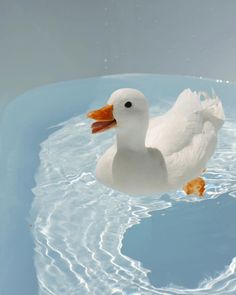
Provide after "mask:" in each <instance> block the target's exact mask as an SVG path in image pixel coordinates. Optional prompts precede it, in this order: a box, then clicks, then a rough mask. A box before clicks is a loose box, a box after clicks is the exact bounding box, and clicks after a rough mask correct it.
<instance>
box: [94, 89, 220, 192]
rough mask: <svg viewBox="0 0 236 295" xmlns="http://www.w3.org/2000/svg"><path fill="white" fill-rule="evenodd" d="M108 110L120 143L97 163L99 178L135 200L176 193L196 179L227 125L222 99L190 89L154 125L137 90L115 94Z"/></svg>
mask: <svg viewBox="0 0 236 295" xmlns="http://www.w3.org/2000/svg"><path fill="white" fill-rule="evenodd" d="M202 98H203V99H202ZM127 102H129V103H130V104H131V106H130V107H128V108H127V107H124V106H125V105H126V104H127ZM108 105H110V106H112V114H113V116H114V118H115V120H116V142H115V143H114V145H112V146H111V147H110V148H109V149H108V150H107V151H106V152H105V153H104V154H103V156H102V157H101V158H100V159H99V161H98V163H97V166H96V177H97V179H98V180H99V181H100V182H102V183H103V184H105V185H107V186H109V187H111V188H113V189H116V190H119V191H122V192H125V193H128V194H132V195H143V194H152V193H158V192H159V193H160V192H165V191H170V190H176V189H179V188H181V187H182V186H183V185H184V184H185V183H186V182H187V181H189V180H191V179H193V178H195V177H198V176H199V175H200V174H201V173H202V172H203V170H204V169H205V168H206V165H207V162H208V160H209V159H210V157H211V156H212V155H213V153H214V150H215V148H216V144H217V134H218V131H219V129H220V127H221V126H222V124H223V122H224V111H223V107H222V104H221V102H220V100H219V98H218V97H213V98H210V97H209V96H208V95H207V94H205V93H197V92H192V91H191V90H190V89H186V90H184V91H183V92H182V93H181V94H180V95H179V97H178V98H177V100H176V102H175V104H174V105H173V106H172V108H171V109H170V110H169V111H168V112H167V113H165V114H164V115H162V116H159V117H155V118H152V119H151V120H149V114H148V104H147V101H146V99H145V97H144V95H143V94H142V93H141V92H139V91H137V90H135V89H119V90H117V91H116V92H114V93H113V94H112V96H111V97H110V99H109V100H108ZM127 105H128V104H127Z"/></svg>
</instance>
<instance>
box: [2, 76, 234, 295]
mask: <svg viewBox="0 0 236 295" xmlns="http://www.w3.org/2000/svg"><path fill="white" fill-rule="evenodd" d="M121 87H134V88H138V89H140V90H141V91H143V92H144V93H145V95H146V96H147V97H148V99H149V102H150V105H151V112H152V114H153V115H156V114H159V113H162V112H164V111H166V110H167V109H168V107H169V106H170V104H171V103H172V102H173V101H174V99H175V97H176V96H177V95H178V93H179V92H180V91H181V90H183V89H184V88H187V87H191V88H192V89H193V90H206V91H208V92H210V91H211V88H212V87H213V88H214V89H215V91H216V93H217V94H218V95H219V96H220V97H221V98H222V100H223V103H224V107H225V111H226V116H227V122H226V124H225V126H224V129H223V130H222V131H221V135H220V142H219V146H218V150H217V152H216V154H215V156H214V158H213V159H212V160H211V162H210V163H209V166H208V170H207V173H206V175H205V176H206V178H207V183H208V187H207V195H206V198H205V199H201V200H200V199H199V198H194V197H188V198H186V197H185V196H183V194H182V193H181V192H177V193H176V194H170V195H165V196H164V197H163V198H162V199H161V200H160V197H161V196H160V195H156V196H155V197H152V198H150V197H148V196H144V197H140V198H134V197H130V196H127V195H124V194H121V193H118V192H115V191H113V190H111V189H108V188H106V187H105V186H103V185H101V184H100V183H98V182H97V181H96V179H95V178H94V168H95V165H96V161H97V159H98V157H99V156H100V155H101V154H102V152H103V151H104V150H105V149H106V148H107V147H108V146H109V145H110V144H111V143H112V141H113V140H114V131H110V132H106V133H104V134H100V135H97V136H92V135H91V133H90V129H89V125H90V122H88V121H87V119H86V117H85V113H86V112H87V110H89V109H92V108H94V107H97V106H102V105H103V104H104V103H105V102H106V98H108V96H109V95H110V93H111V92H112V91H114V90H115V89H117V88H121ZM234 93H236V86H235V85H233V84H230V83H223V82H220V81H218V82H216V81H210V80H203V79H195V78H187V77H174V76H158V75H123V76H112V77H103V78H95V79H88V80H81V81H71V82H64V83H59V84H54V85H49V86H45V87H42V88H39V89H35V90H33V91H30V92H28V93H26V94H24V95H23V96H21V97H19V98H17V99H16V100H15V101H14V102H13V103H12V104H11V105H9V107H8V109H7V110H6V111H5V116H4V118H3V120H2V125H1V129H0V132H1V133H0V134H1V138H3V139H4V140H3V141H2V149H1V154H0V156H1V159H2V161H3V163H5V167H6V169H7V173H3V172H4V171H3V170H2V171H1V175H2V181H4V182H3V183H6V184H7V185H6V186H5V187H3V190H2V199H4V202H3V206H2V207H1V210H2V212H5V213H4V214H2V215H1V217H0V218H1V224H6V225H7V230H6V228H5V229H3V231H1V235H2V237H3V239H2V240H1V245H0V246H1V249H3V250H4V251H3V253H7V254H5V255H2V257H1V265H3V268H2V269H1V271H2V270H3V269H4V267H5V266H6V267H7V269H8V270H9V272H4V275H2V273H1V276H0V278H1V279H0V287H1V290H3V294H37V293H39V294H56V295H59V294H70V295H72V294H109V295H110V294H235V290H236V282H235V281H236V275H235V265H236V260H235V259H234V257H235V256H236V255H235V252H236V251H235V252H234V248H235V218H234V215H233V212H234V211H235V203H236V200H235V197H236V193H235V192H236V176H235V174H236V172H235V171H236V169H235V168H236V163H235V162H236V160H235V159H236V157H235V155H236V131H235V130H236V128H235V127H236V123H235V121H234V119H235V115H234V114H235V108H236V104H235V103H234V100H233V99H234ZM49 127H50V128H49ZM1 169H2V168H1ZM34 175H35V178H33V176H34ZM31 189H32V192H31ZM32 201H33V203H32ZM30 207H31V210H30V212H29V209H30ZM27 216H28V217H27ZM11 228H12V229H14V231H13V230H9V229H11ZM32 242H33V243H34V247H35V248H34V252H33V243H32ZM10 245H11V247H9V246H10ZM24 253H25V254H24ZM5 269H6V268H5ZM11 270H14V272H13V275H12V273H11ZM22 270H24V271H22ZM10 274H11V275H10ZM29 275H30V276H29Z"/></svg>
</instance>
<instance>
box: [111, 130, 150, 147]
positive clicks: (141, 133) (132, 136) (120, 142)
mask: <svg viewBox="0 0 236 295" xmlns="http://www.w3.org/2000/svg"><path fill="white" fill-rule="evenodd" d="M145 138H146V130H137V131H136V132H135V133H134V132H130V131H129V130H122V129H119V128H117V132H116V144H117V150H118V151H119V150H130V151H145V150H146V146H145Z"/></svg>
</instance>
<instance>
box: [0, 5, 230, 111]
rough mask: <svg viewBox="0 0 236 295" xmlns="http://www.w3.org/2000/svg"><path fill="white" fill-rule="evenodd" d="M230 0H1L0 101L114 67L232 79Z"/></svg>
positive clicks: (125, 70)
mask: <svg viewBox="0 0 236 295" xmlns="http://www.w3.org/2000/svg"><path fill="white" fill-rule="evenodd" d="M235 11H236V1H235V0H227V1H225V0H204V1H201V0H176V1H175V0H68V1H65V0H50V1H49V0H39V1H36V0H0V42H1V46H0V106H1V105H3V104H4V103H5V102H7V101H8V100H9V99H11V98H13V97H14V96H16V95H18V94H20V93H22V92H24V91H25V90H28V89H30V88H32V87H35V86H40V85H44V84H47V83H51V82H56V81H64V80H71V79H78V78H81V77H91V76H100V75H107V74H111V73H113V74H116V73H137V72H138V73H141V72H147V73H160V74H181V75H182V74H183V75H193V76H203V77H208V78H217V79H224V80H230V81H236V71H235V69H236V34H235V30H236V18H235Z"/></svg>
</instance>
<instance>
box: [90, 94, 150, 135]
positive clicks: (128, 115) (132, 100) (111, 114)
mask: <svg viewBox="0 0 236 295" xmlns="http://www.w3.org/2000/svg"><path fill="white" fill-rule="evenodd" d="M87 116H88V117H89V118H91V119H94V120H96V122H94V123H93V124H92V125H91V128H92V133H98V132H103V131H105V130H108V129H110V128H113V127H116V128H117V132H119V133H123V134H127V135H129V136H130V137H132V136H133V135H134V134H136V135H137V134H140V133H143V132H144V133H145V134H146V130H147V127H148V122H149V112H148V103H147V100H146V98H145V96H144V95H143V94H142V93H141V92H140V91H138V90H136V89H131V88H122V89H118V90H116V91H115V92H113V93H112V94H111V96H110V98H109V99H108V101H107V105H106V106H104V107H102V108H101V109H98V110H94V111H91V112H89V113H88V114H87Z"/></svg>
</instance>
